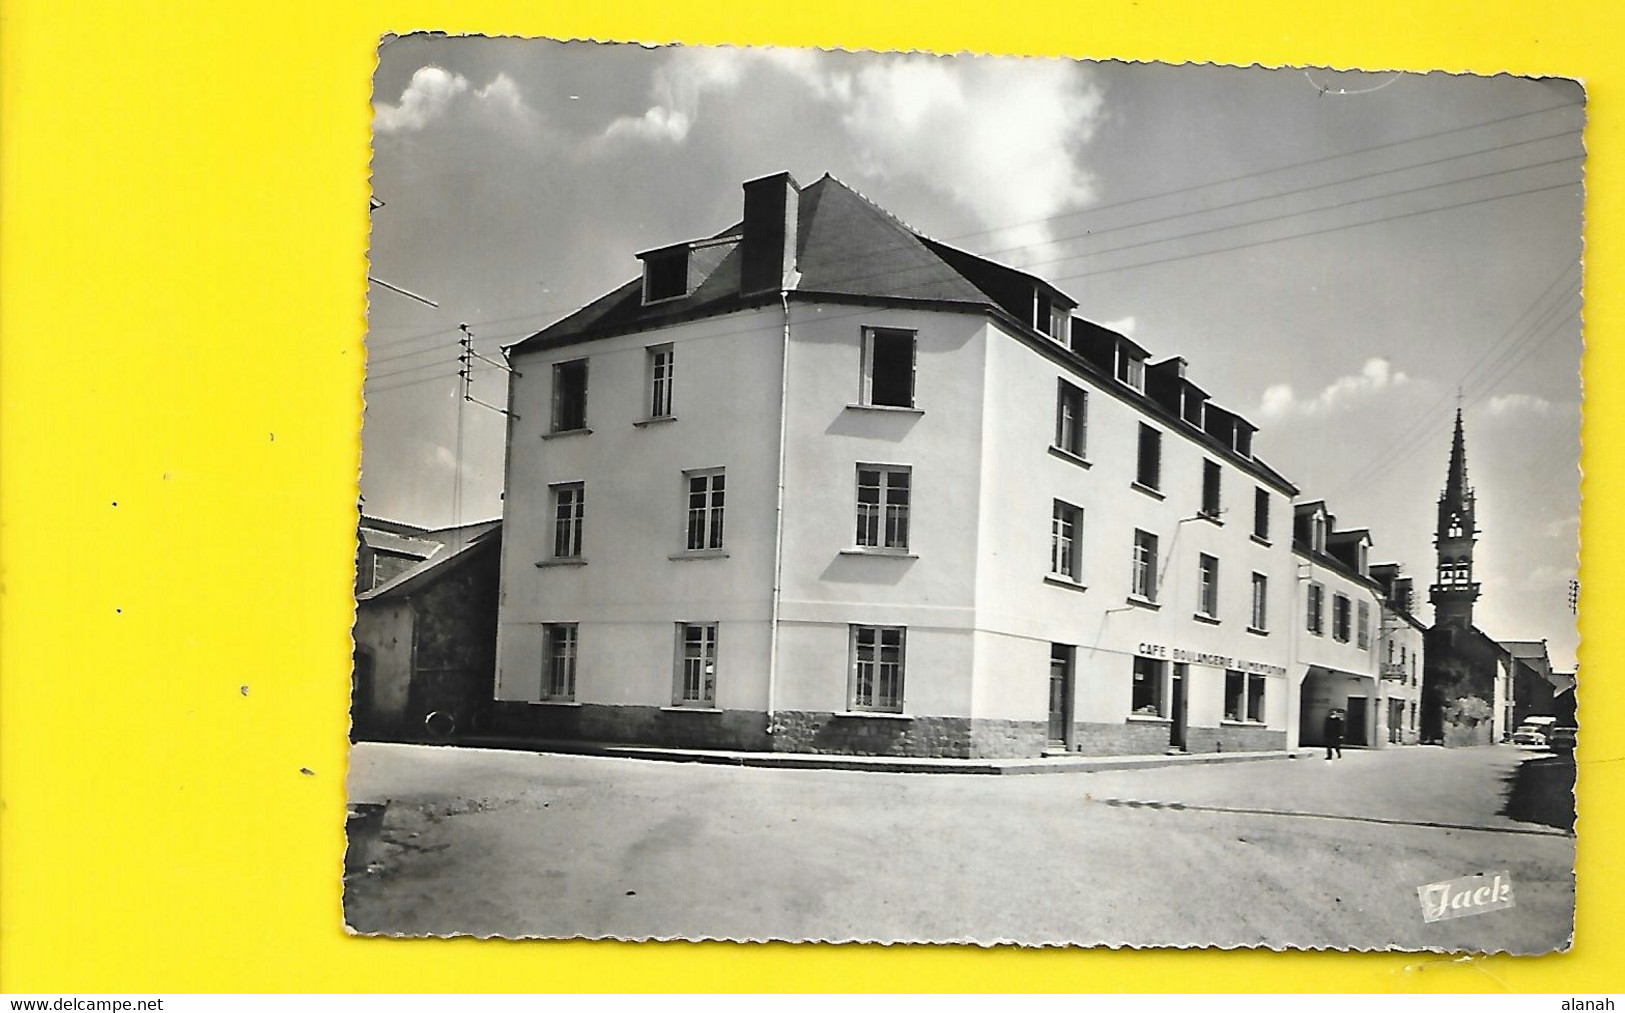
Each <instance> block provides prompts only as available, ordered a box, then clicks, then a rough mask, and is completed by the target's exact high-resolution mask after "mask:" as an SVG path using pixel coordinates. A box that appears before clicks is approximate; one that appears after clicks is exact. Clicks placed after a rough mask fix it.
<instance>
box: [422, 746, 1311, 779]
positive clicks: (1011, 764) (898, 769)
mask: <svg viewBox="0 0 1625 1013" xmlns="http://www.w3.org/2000/svg"><path fill="white" fill-rule="evenodd" d="M422 744H425V745H428V744H430V743H422ZM442 745H450V746H456V747H462V748H470V749H502V750H512V751H522V752H530V753H554V754H561V755H566V756H600V757H610V758H614V759H623V760H652V761H656V762H662V763H704V764H710V765H713V766H728V767H761V768H769V769H779V770H851V771H863V772H868V773H875V774H978V775H1008V776H1017V775H1030V774H1090V773H1099V772H1102V771H1111V770H1145V769H1148V768H1154V767H1183V766H1207V765H1211V764H1218V763H1250V762H1256V761H1261V760H1290V759H1295V758H1299V757H1302V756H1307V755H1309V754H1308V752H1305V751H1302V750H1299V751H1288V750H1276V751H1268V752H1248V753H1194V754H1189V753H1188V754H1173V755H1166V754H1153V755H1145V756H1056V757H1043V758H1038V757H1031V758H1019V759H1009V760H976V759H970V760H961V759H955V758H950V757H904V756H899V757H891V756H850V755H845V754H839V753H743V752H740V753H733V752H721V751H715V750H702V749H669V748H663V747H660V746H622V745H612V744H608V743H591V742H572V741H561V740H541V741H524V740H519V739H505V738H497V737H492V738H484V737H468V738H464V739H462V740H460V741H458V742H454V743H443V744H442Z"/></svg>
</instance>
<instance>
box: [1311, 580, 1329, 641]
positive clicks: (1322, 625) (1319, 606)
mask: <svg viewBox="0 0 1625 1013" xmlns="http://www.w3.org/2000/svg"><path fill="white" fill-rule="evenodd" d="M1308 615H1309V632H1310V633H1313V634H1314V635H1315V636H1317V637H1318V636H1322V635H1323V634H1325V632H1326V586H1325V585H1324V584H1316V583H1313V582H1311V583H1310V585H1309V613H1308Z"/></svg>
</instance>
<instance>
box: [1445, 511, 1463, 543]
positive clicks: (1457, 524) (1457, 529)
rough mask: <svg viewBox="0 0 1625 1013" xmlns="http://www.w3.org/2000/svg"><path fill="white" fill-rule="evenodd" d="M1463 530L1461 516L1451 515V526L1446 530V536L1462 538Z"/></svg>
mask: <svg viewBox="0 0 1625 1013" xmlns="http://www.w3.org/2000/svg"><path fill="white" fill-rule="evenodd" d="M1461 530H1462V529H1461V518H1460V517H1457V516H1455V515H1451V517H1450V526H1449V527H1448V528H1447V529H1446V530H1445V537H1446V538H1460V537H1461Z"/></svg>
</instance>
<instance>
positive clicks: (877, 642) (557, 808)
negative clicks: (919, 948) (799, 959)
mask: <svg viewBox="0 0 1625 1013" xmlns="http://www.w3.org/2000/svg"><path fill="white" fill-rule="evenodd" d="M1584 124H1585V95H1584V92H1583V90H1582V88H1581V87H1580V85H1579V84H1577V83H1576V82H1573V81H1569V80H1563V79H1536V78H1519V77H1512V76H1506V75H1503V76H1498V77H1481V76H1469V75H1459V74H1456V75H1453V74H1445V73H1415V72H1392V71H1387V70H1372V71H1346V70H1345V71H1336V70H1326V69H1319V68H1313V67H1310V68H1263V67H1256V66H1255V67H1249V68H1238V67H1221V66H1198V65H1184V66H1173V65H1164V64H1144V63H1141V64H1130V63H1121V62H1091V61H1077V60H1063V59H1033V58H1017V57H990V56H972V55H959V56H951V57H950V56H935V55H929V54H921V53H858V52H830V51H820V50H801V49H728V48H701V47H677V46H673V47H663V48H651V47H643V46H634V45H606V44H598V43H592V42H570V43H564V42H555V41H550V40H541V39H536V40H525V39H512V38H509V39H493V38H474V37H463V38H455V37H446V36H439V35H414V36H407V37H402V38H393V39H389V40H386V42H385V43H384V44H383V46H382V47H381V50H380V63H379V66H378V69H377V74H376V79H375V87H374V121H373V126H374V138H373V162H372V202H371V212H370V214H371V223H372V232H371V254H370V260H369V263H368V282H369V301H368V321H367V339H366V340H367V355H368V364H367V379H366V385H365V393H366V416H365V425H364V429H363V466H362V475H361V492H362V506H361V517H360V528H359V534H358V551H357V574H356V585H355V591H356V600H357V612H356V620H355V630H354V639H355V676H354V693H353V707H352V714H351V718H352V737H353V740H354V745H353V748H352V751H351V761H350V773H349V784H348V790H349V798H350V809H349V851H348V855H347V860H346V865H345V874H344V875H345V886H344V914H345V920H346V924H347V925H348V926H349V927H350V929H351V930H353V931H355V932H358V933H364V934H380V935H436V936H446V935H476V936H502V937H514V938H520V937H542V938H570V937H587V938H618V939H729V940H789V941H802V940H823V941H853V940H858V941H879V942H974V943H980V944H997V943H1014V944H1022V945H1079V946H1093V945H1113V946H1117V945H1128V946H1154V947H1205V946H1215V947H1272V948H1303V949H1348V950H1370V949H1402V950H1438V951H1463V952H1500V951H1508V952H1512V953H1544V952H1549V951H1553V950H1561V949H1566V948H1567V947H1568V946H1569V943H1570V940H1571V935H1572V926H1573V912H1574V886H1575V883H1574V875H1573V865H1574V854H1575V842H1576V838H1575V831H1574V827H1575V795H1574V792H1573V789H1574V781H1575V766H1574V759H1573V757H1574V748H1575V743H1576V738H1577V736H1578V734H1579V724H1580V722H1579V719H1578V711H1577V707H1576V698H1577V695H1578V690H1577V686H1578V682H1579V673H1578V671H1577V667H1576V650H1577V647H1578V633H1577V629H1576V621H1575V614H1576V609H1577V607H1578V605H1577V602H1578V598H1579V586H1578V583H1577V581H1576V568H1577V553H1578V535H1579V532H1578V522H1579V498H1580V491H1579V467H1578V466H1579V452H1580V442H1579V424H1580V413H1581V392H1580V383H1579V366H1580V355H1581V289H1582V286H1581V279H1582V264H1581V253H1582V250H1581V222H1582V214H1583V187H1584V169H1585V158H1584V154H1585V153H1584V146H1583V139H1582V130H1583V128H1584Z"/></svg>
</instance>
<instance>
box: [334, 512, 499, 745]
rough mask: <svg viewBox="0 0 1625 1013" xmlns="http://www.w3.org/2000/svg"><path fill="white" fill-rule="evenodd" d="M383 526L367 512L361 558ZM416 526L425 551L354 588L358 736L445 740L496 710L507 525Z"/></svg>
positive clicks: (354, 728) (417, 546) (418, 544)
mask: <svg viewBox="0 0 1625 1013" xmlns="http://www.w3.org/2000/svg"><path fill="white" fill-rule="evenodd" d="M391 523H398V522H391ZM401 526H402V527H406V526H405V525H401ZM379 530H380V529H379V528H378V526H377V522H376V519H374V518H363V523H362V532H363V537H362V540H361V552H362V554H363V558H364V557H365V553H366V552H367V550H368V545H369V541H371V540H373V539H375V538H376V532H378V531H379ZM414 532H415V533H412V534H411V535H410V538H411V546H412V549H413V550H414V551H417V550H423V551H424V555H423V556H422V558H421V559H418V560H417V562H415V563H413V564H412V565H410V566H407V567H406V568H404V569H401V570H399V571H398V572H396V573H395V574H394V575H393V576H391V577H389V578H387V579H385V580H383V581H382V582H380V583H378V584H377V585H376V586H372V587H368V588H367V589H365V590H363V591H360V592H358V593H357V594H356V620H355V628H354V633H353V636H354V639H355V674H354V684H353V687H352V700H351V713H350V718H351V734H352V736H353V737H354V738H357V739H422V738H431V739H444V738H447V737H451V736H454V735H456V734H459V733H463V732H467V731H471V730H475V729H476V728H477V726H478V725H479V724H480V723H481V722H482V721H483V719H484V717H485V715H486V714H487V712H488V711H489V709H490V702H491V698H492V685H493V683H494V679H495V673H496V621H497V573H498V565H499V562H500V558H501V546H502V526H501V522H500V521H483V522H480V523H477V524H467V525H461V526H458V527H452V528H440V529H429V528H415V529H414ZM385 533H386V534H388V533H389V532H385ZM395 534H397V535H399V534H400V533H399V532H396V533H395ZM381 544H382V543H381Z"/></svg>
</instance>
